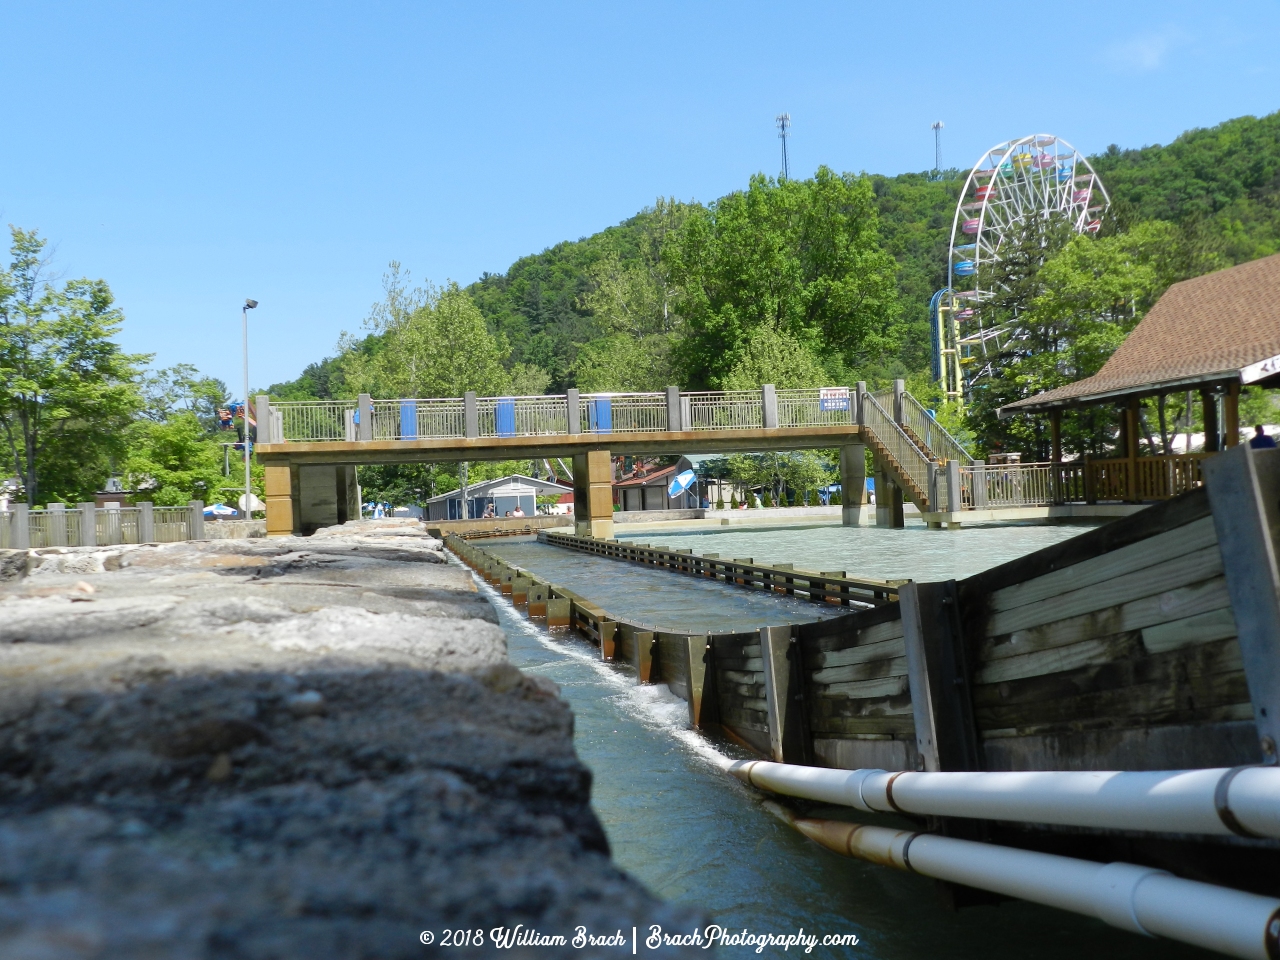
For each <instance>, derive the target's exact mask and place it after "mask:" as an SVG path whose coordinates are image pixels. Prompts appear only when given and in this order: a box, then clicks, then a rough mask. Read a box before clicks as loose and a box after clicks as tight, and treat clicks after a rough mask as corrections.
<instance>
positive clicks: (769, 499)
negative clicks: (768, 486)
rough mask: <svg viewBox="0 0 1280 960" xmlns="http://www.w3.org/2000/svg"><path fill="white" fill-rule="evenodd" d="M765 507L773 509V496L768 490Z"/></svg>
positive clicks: (765, 494)
mask: <svg viewBox="0 0 1280 960" xmlns="http://www.w3.org/2000/svg"><path fill="white" fill-rule="evenodd" d="M764 505H765V506H766V507H772V506H773V494H772V493H770V492H769V491H768V490H766V491H765V492H764Z"/></svg>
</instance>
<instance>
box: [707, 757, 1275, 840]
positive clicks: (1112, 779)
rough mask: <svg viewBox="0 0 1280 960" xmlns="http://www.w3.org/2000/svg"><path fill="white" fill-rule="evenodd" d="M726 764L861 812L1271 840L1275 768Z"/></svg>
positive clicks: (751, 778) (780, 789)
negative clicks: (975, 769)
mask: <svg viewBox="0 0 1280 960" xmlns="http://www.w3.org/2000/svg"><path fill="white" fill-rule="evenodd" d="M730 772H731V773H733V774H734V776H736V777H738V778H739V779H740V780H743V781H745V782H747V783H749V784H751V785H752V786H754V787H759V788H760V789H762V790H768V791H770V792H772V793H779V794H784V795H786V796H789V797H801V798H804V799H808V800H818V801H821V802H824V803H832V804H837V805H840V806H849V807H853V808H854V809H856V810H861V811H863V812H865V813H895V812H896V813H913V814H919V815H920V816H935V817H972V818H977V819H984V820H1016V821H1020V822H1025V823H1053V824H1059V825H1062V826H1072V827H1091V828H1095V829H1107V830H1141V831H1155V832H1159V833H1195V834H1210V835H1217V836H1231V835H1245V836H1254V837H1273V838H1280V767H1235V768H1214V769H1206V770H1152V771H1127V770H1126V771H1075V770H1037V771H1018V772H984V773H961V772H942V773H934V772H925V773H922V772H916V771H906V772H900V773H888V772H886V771H884V770H871V769H864V770H832V769H829V768H826V767H806V766H800V765H796V764H786V763H772V762H769V761H764V760H742V761H739V762H738V763H736V764H734V765H733V766H732V767H731V768H730Z"/></svg>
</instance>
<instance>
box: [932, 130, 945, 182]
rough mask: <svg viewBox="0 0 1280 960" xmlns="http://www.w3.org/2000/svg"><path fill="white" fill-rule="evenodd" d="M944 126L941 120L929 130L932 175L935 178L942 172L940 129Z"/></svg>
mask: <svg viewBox="0 0 1280 960" xmlns="http://www.w3.org/2000/svg"><path fill="white" fill-rule="evenodd" d="M943 126H944V124H943V122H942V121H941V120H939V121H937V122H936V123H934V125H933V126H932V127H930V129H931V130H932V131H933V173H934V175H935V176H936V175H937V174H938V172H939V171H941V170H942V128H943Z"/></svg>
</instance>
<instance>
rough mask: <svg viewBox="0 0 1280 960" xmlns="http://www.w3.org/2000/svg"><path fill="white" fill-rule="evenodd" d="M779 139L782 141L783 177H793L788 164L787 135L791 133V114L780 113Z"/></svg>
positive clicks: (778, 118)
mask: <svg viewBox="0 0 1280 960" xmlns="http://www.w3.org/2000/svg"><path fill="white" fill-rule="evenodd" d="M776 122H777V124H778V139H779V140H781V141H782V179H783V180H790V179H791V168H790V166H789V165H788V164H787V137H788V136H789V135H790V133H791V114H789V113H780V114H778V117H777V121H776Z"/></svg>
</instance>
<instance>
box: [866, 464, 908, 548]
mask: <svg viewBox="0 0 1280 960" xmlns="http://www.w3.org/2000/svg"><path fill="white" fill-rule="evenodd" d="M874 465H875V469H876V526H877V527H890V528H892V529H894V530H901V529H902V528H903V527H905V526H906V521H905V520H904V519H903V515H902V490H901V488H899V486H898V485H897V483H895V482H894V479H893V474H891V473H890V472H889V470H888V468H887V467H886V466H885V465H884V463H883V462H882V461H881V460H880V458H879V457H876V458H875V461H874Z"/></svg>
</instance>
